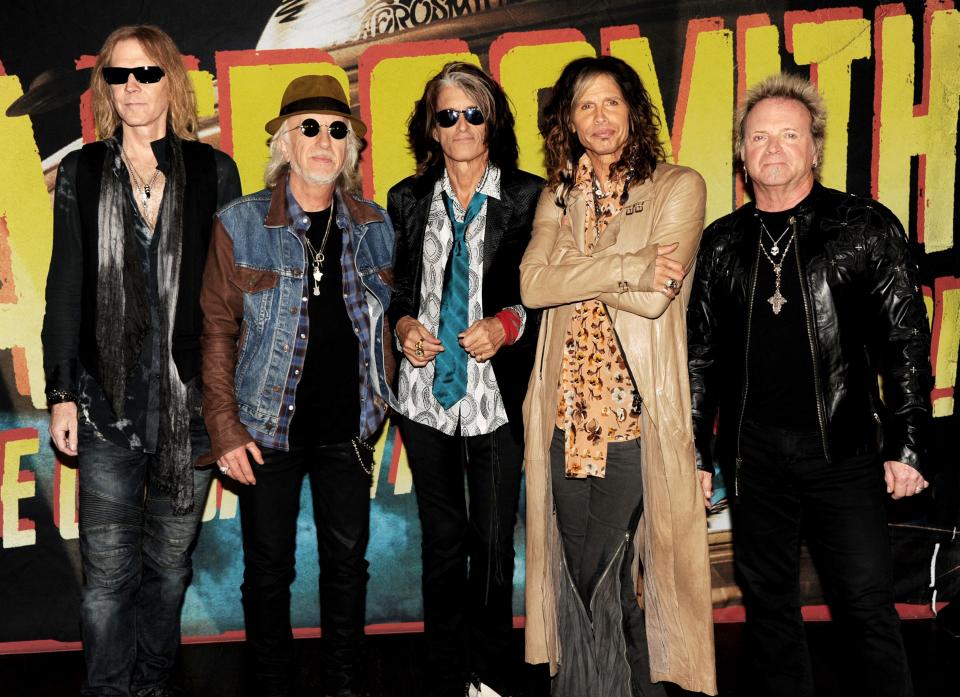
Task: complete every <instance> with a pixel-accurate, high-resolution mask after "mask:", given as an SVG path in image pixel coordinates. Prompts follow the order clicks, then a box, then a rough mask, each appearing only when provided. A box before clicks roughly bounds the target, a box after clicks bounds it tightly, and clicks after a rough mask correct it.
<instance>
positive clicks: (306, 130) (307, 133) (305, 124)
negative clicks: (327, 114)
mask: <svg viewBox="0 0 960 697" xmlns="http://www.w3.org/2000/svg"><path fill="white" fill-rule="evenodd" d="M321 128H326V129H327V134H328V135H329V136H330V137H331V138H333V139H334V140H343V139H344V138H346V137H347V131H348V130H349V129H348V128H347V124H345V123H344V122H343V121H334V122H333V123H331V124H330V125H329V126H321V125H320V124H319V123H317V120H316V119H304V120H303V121H301V122H300V125H299V126H294V127H292V128H288V129H287V131H295V130H297V129H300V132H301V133H302V134H303V135H304V137H306V138H316V137H317V134H319V133H320V129H321Z"/></svg>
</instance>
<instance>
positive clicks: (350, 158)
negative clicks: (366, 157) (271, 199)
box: [263, 114, 363, 196]
mask: <svg viewBox="0 0 960 697" xmlns="http://www.w3.org/2000/svg"><path fill="white" fill-rule="evenodd" d="M298 118H299V119H300V120H303V114H295V115H294V116H291V117H290V118H289V119H287V120H286V121H284V122H283V125H282V126H281V127H280V128H278V129H277V132H276V133H274V134H273V137H272V138H270V159H269V160H268V161H267V167H266V169H265V170H264V172H263V181H264V183H266V185H267V188H268V189H272V188H274V187H275V186H276V185H277V184H279V183H280V180H281V179H283V177H285V176H286V174H287V172H289V171H290V161H289V160H288V159H287V158H286V157H285V156H284V154H283V149H282V148H281V147H280V142H281V141H284V142H286V143H287V145H289V144H290V128H291V126H290V121H291V119H298ZM343 122H344V123H346V124H347V149H346V152H345V153H344V156H343V169H341V170H340V175H339V176H338V177H337V186H338V187H339V188H340V190H341V191H345V192H346V193H348V194H357V195H358V196H359V195H360V189H361V185H362V183H363V181H362V176H361V173H360V151H361V150H362V149H363V141H362V140H361V139H360V137H359V136H358V135H357V134H356V133H354V131H353V124H352V123H350V119H343ZM294 127H295V126H294Z"/></svg>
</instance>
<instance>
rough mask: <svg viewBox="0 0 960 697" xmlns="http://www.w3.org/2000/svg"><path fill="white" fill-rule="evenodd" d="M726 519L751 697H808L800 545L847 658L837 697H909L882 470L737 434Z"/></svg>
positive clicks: (779, 439)
mask: <svg viewBox="0 0 960 697" xmlns="http://www.w3.org/2000/svg"><path fill="white" fill-rule="evenodd" d="M740 452H741V456H742V459H743V462H742V464H741V467H740V469H739V475H738V479H739V500H737V501H735V503H734V505H733V507H732V513H733V533H734V534H733V545H734V560H735V569H736V573H737V580H738V582H739V584H740V588H741V589H742V591H743V601H744V606H745V608H746V619H747V622H746V631H747V655H748V658H749V660H750V661H752V663H753V669H752V670H750V671H748V675H750V676H752V677H753V678H754V684H753V685H752V692H751V694H762V695H765V696H766V695H769V696H770V697H774V696H779V695H791V696H792V695H797V696H801V695H802V696H809V695H813V694H814V685H813V678H812V675H811V670H810V656H809V653H808V651H807V644H806V637H805V634H804V629H803V621H802V618H801V615H800V539H801V535H802V534H803V535H805V537H806V540H807V543H808V546H809V547H810V551H811V554H812V555H813V558H814V562H815V564H816V567H817V572H818V576H819V578H820V582H821V585H822V587H823V589H824V593H825V596H826V599H827V602H828V603H829V605H830V610H831V613H832V618H833V623H834V625H835V626H836V627H837V628H838V630H839V631H841V632H842V633H843V636H842V639H843V641H842V642H841V644H840V645H841V646H844V647H847V651H848V655H847V656H845V657H844V660H843V661H842V663H843V665H844V666H846V667H847V668H848V671H847V673H848V675H847V676H846V677H845V679H846V680H847V682H848V683H849V684H848V685H846V686H845V687H846V690H845V694H851V695H861V694H862V695H871V696H881V695H890V696H893V695H896V696H898V697H909V696H910V695H912V694H913V688H912V686H911V680H910V671H909V668H908V666H907V660H906V656H905V654H904V649H903V640H902V637H901V635H900V619H899V617H898V615H897V612H896V609H895V608H894V604H893V575H892V570H891V560H890V541H889V537H888V533H887V527H886V513H885V509H884V503H885V501H884V498H885V488H884V482H883V469H882V467H881V466H880V463H879V462H878V461H877V458H875V457H873V456H866V457H855V458H849V459H846V460H835V461H833V462H831V463H828V462H827V461H826V460H825V458H824V455H823V447H822V445H821V440H820V434H819V431H813V432H808V431H791V430H786V429H781V428H771V427H769V426H761V425H759V424H753V423H750V422H748V423H746V424H744V427H743V431H742V433H741V437H740Z"/></svg>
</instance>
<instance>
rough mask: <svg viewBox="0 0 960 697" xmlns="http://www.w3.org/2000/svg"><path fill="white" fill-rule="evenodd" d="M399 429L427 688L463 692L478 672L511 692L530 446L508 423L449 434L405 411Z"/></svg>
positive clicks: (436, 691) (444, 693)
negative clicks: (418, 544)
mask: <svg viewBox="0 0 960 697" xmlns="http://www.w3.org/2000/svg"><path fill="white" fill-rule="evenodd" d="M400 429H401V434H402V436H403V442H404V445H405V446H406V449H407V456H408V458H409V462H410V471H411V472H412V474H413V484H414V488H415V490H416V492H417V508H418V510H419V512H420V526H421V529H422V534H423V549H422V552H423V613H424V634H425V639H426V643H427V656H426V659H427V676H428V693H429V694H430V695H438V696H443V697H446V696H447V695H456V697H462V695H463V691H464V685H465V683H466V680H467V678H468V676H469V674H470V673H474V674H476V675H477V676H478V677H479V678H480V679H481V680H482V681H483V682H485V683H486V684H488V685H489V686H490V687H492V688H493V689H495V690H496V691H497V692H500V693H501V694H508V693H509V692H510V691H511V690H512V680H513V674H514V672H515V670H514V666H513V660H512V658H511V652H510V634H511V629H512V628H513V565H514V559H513V558H514V551H513V532H514V525H515V524H516V519H517V505H518V504H519V500H520V471H521V466H522V463H523V444H522V443H521V442H519V441H518V440H516V439H515V438H514V437H513V434H512V433H511V430H510V426H509V425H505V426H502V427H500V428H499V429H497V430H496V431H494V432H493V433H491V434H487V435H482V436H467V437H464V436H459V435H457V436H448V435H446V434H444V433H442V432H440V431H438V430H436V429H434V428H431V427H429V426H423V425H421V424H418V423H415V422H413V421H411V420H410V419H406V418H404V419H402V420H401V422H400ZM464 469H466V476H467V487H468V489H469V501H468V499H467V497H466V496H465V493H464ZM468 558H469V564H468Z"/></svg>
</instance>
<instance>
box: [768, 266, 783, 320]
mask: <svg viewBox="0 0 960 697" xmlns="http://www.w3.org/2000/svg"><path fill="white" fill-rule="evenodd" d="M782 272H783V264H774V265H773V275H774V276H776V280H775V281H774V284H773V295H771V296H770V297H769V298H767V302H768V303H770V305H771V306H772V307H773V314H775V315H779V314H780V310H782V309H783V306H784V305H786V304H787V299H786V298H785V297H783V293H781V292H780V274H781V273H782Z"/></svg>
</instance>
